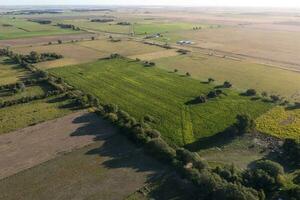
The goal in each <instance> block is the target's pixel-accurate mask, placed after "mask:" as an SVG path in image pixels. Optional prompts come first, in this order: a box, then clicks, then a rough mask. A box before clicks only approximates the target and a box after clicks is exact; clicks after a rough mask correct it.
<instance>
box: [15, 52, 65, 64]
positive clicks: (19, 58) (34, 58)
mask: <svg viewBox="0 0 300 200" xmlns="http://www.w3.org/2000/svg"><path fill="white" fill-rule="evenodd" d="M60 58H63V56H62V55H60V54H56V53H41V54H40V53H37V52H35V51H32V52H30V53H29V54H28V55H21V54H14V55H13V56H12V57H11V59H12V60H13V61H14V62H15V63H18V64H21V65H23V66H26V63H27V64H28V63H29V64H33V63H38V62H44V61H50V60H56V59H60Z"/></svg>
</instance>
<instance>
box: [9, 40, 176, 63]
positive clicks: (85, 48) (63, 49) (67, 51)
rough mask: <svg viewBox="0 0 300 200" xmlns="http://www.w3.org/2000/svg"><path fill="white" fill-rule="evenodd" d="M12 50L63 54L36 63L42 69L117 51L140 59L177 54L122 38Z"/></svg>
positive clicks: (24, 52)
mask: <svg viewBox="0 0 300 200" xmlns="http://www.w3.org/2000/svg"><path fill="white" fill-rule="evenodd" d="M13 50H14V51H15V52H18V53H21V54H28V53H30V52H31V51H36V52H39V53H44V52H56V53H58V54H61V55H63V56H64V57H63V58H62V59H58V60H53V61H46V62H40V63H37V64H36V66H37V67H39V68H42V69H49V68H54V67H61V66H66V65H74V64H81V63H86V62H91V61H95V60H97V59H99V58H105V57H108V56H110V55H111V54H112V53H119V54H121V55H123V56H130V57H134V58H141V59H146V58H149V59H152V58H157V57H161V56H170V55H177V53H176V52H174V51H170V50H166V49H163V48H161V47H157V46H150V45H147V44H143V43H139V42H135V41H130V40H122V41H120V42H111V41H109V40H106V39H100V40H93V41H92V40H91V41H82V42H76V43H65V44H59V45H58V44H53V45H38V46H32V47H28V46H25V47H14V48H13ZM157 54H159V55H157Z"/></svg>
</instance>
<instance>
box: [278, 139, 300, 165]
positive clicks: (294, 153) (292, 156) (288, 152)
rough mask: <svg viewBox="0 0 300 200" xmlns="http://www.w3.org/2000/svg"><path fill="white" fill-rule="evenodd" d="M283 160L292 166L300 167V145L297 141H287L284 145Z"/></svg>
mask: <svg viewBox="0 0 300 200" xmlns="http://www.w3.org/2000/svg"><path fill="white" fill-rule="evenodd" d="M282 151H283V159H284V160H286V161H288V163H289V164H290V165H291V166H294V167H296V168H299V167H300V143H299V141H297V140H295V139H286V140H285V141H284V143H283V145H282Z"/></svg>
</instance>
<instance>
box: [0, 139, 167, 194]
mask: <svg viewBox="0 0 300 200" xmlns="http://www.w3.org/2000/svg"><path fill="white" fill-rule="evenodd" d="M116 147H117V148H116ZM141 161H142V162H141ZM163 169H164V168H163V166H162V165H161V164H160V163H158V162H157V161H156V160H153V159H151V158H150V157H148V156H145V155H144V154H143V152H142V151H140V150H139V149H136V148H135V147H134V146H133V145H132V144H131V143H130V142H129V141H128V140H127V139H126V138H125V137H124V136H122V135H120V134H117V135H113V136H110V137H109V138H108V139H105V141H100V142H99V141H98V142H95V143H94V144H91V145H89V146H87V147H84V148H81V149H77V150H74V151H72V152H71V153H67V154H64V155H61V156H58V157H57V158H55V159H52V160H50V161H48V162H44V163H42V164H41V165H37V166H35V167H32V168H30V169H28V170H24V171H22V172H20V173H18V174H15V175H13V176H10V177H8V178H5V179H2V180H0V199H6V200H16V199H22V200H41V199H43V200H48V199H49V200H53V199H60V200H70V199H89V200H98V199H101V200H111V199H124V198H125V197H126V196H128V195H130V194H131V193H133V192H134V191H135V190H136V189H138V188H140V187H142V186H143V185H144V184H145V182H146V181H147V180H148V179H150V178H151V177H153V176H155V175H156V174H159V173H161V171H162V170H163ZM120 185H122V187H120Z"/></svg>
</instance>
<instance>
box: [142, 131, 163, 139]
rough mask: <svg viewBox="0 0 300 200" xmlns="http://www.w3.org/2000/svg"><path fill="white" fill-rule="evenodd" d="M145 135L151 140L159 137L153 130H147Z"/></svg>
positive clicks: (157, 132) (158, 133)
mask: <svg viewBox="0 0 300 200" xmlns="http://www.w3.org/2000/svg"><path fill="white" fill-rule="evenodd" d="M145 133H146V136H148V137H150V138H151V139H154V138H159V137H160V132H159V131H158V130H155V129H147V130H146V132H145Z"/></svg>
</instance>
